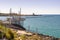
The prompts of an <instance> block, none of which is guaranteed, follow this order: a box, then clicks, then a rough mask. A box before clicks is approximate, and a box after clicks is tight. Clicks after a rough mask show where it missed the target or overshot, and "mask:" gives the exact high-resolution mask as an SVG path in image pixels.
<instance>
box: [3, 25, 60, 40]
mask: <svg viewBox="0 0 60 40" xmlns="http://www.w3.org/2000/svg"><path fill="white" fill-rule="evenodd" d="M3 26H5V27H6V28H9V29H10V30H11V31H13V32H14V33H16V36H17V37H15V38H14V40H60V38H55V37H53V36H49V35H43V34H38V33H33V32H30V31H26V29H25V28H23V27H21V26H19V25H16V24H13V26H12V25H11V24H10V25H9V24H3ZM17 26H18V27H17ZM15 27H17V28H15Z"/></svg>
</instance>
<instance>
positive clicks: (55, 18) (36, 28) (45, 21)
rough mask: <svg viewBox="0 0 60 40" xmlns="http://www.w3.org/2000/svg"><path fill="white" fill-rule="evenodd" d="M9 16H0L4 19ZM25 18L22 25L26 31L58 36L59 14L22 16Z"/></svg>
mask: <svg viewBox="0 0 60 40" xmlns="http://www.w3.org/2000/svg"><path fill="white" fill-rule="evenodd" d="M7 17H9V16H0V20H6V18H7ZM22 17H23V18H25V21H24V25H23V27H24V28H26V29H27V30H28V31H31V32H34V33H39V34H44V35H49V36H54V37H56V38H60V15H40V16H22Z"/></svg>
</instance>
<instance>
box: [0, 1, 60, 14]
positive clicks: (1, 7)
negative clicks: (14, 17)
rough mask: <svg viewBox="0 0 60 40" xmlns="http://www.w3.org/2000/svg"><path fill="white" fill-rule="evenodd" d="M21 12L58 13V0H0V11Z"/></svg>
mask: <svg viewBox="0 0 60 40" xmlns="http://www.w3.org/2000/svg"><path fill="white" fill-rule="evenodd" d="M10 8H12V12H15V13H18V12H19V10H20V8H21V13H22V14H33V13H35V14H60V0H0V12H1V13H9V9H10Z"/></svg>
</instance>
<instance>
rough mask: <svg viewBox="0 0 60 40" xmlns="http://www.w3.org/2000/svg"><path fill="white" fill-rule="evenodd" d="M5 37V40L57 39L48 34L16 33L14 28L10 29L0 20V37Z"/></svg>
mask: <svg viewBox="0 0 60 40" xmlns="http://www.w3.org/2000/svg"><path fill="white" fill-rule="evenodd" d="M2 38H6V39H7V40H53V39H55V40H57V39H56V38H52V37H50V36H49V37H48V36H44V35H43V36H42V35H38V34H33V35H23V34H20V35H18V34H17V32H16V30H15V31H14V30H11V28H8V27H5V26H4V25H2V22H1V21H0V39H2Z"/></svg>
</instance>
